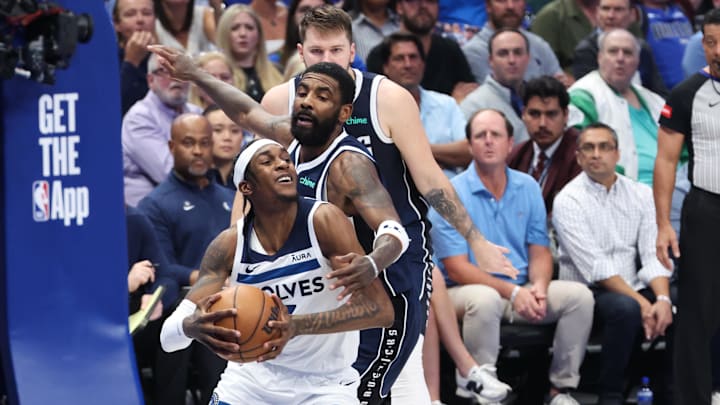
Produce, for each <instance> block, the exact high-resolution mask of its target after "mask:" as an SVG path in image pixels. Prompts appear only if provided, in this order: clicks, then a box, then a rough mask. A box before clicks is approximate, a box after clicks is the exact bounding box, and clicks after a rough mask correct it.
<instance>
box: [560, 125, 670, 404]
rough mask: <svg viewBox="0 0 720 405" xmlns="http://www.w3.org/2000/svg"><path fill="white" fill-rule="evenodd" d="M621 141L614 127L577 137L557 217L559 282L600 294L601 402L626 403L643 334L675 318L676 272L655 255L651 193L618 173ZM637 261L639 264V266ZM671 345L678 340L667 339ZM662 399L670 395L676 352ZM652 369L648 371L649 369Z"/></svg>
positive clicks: (593, 128)
mask: <svg viewBox="0 0 720 405" xmlns="http://www.w3.org/2000/svg"><path fill="white" fill-rule="evenodd" d="M619 159H620V151H618V138H617V134H616V133H615V131H614V130H613V129H612V128H610V127H609V126H608V125H605V124H602V123H596V124H592V125H589V126H588V127H586V128H585V129H584V130H583V132H582V133H581V134H580V136H579V137H578V150H577V160H578V164H579V165H580V167H581V168H582V170H583V171H582V173H580V174H579V175H578V176H577V177H576V178H575V179H574V180H572V181H571V182H570V183H568V184H567V185H566V186H565V187H564V188H563V189H562V190H561V191H560V193H558V195H557V197H556V198H555V202H554V206H553V207H554V208H553V217H552V222H553V225H554V226H555V230H556V232H557V238H558V242H559V247H560V258H559V262H560V279H563V280H573V281H579V282H584V283H586V284H588V285H589V286H590V287H591V290H592V291H593V294H594V296H595V320H596V323H599V324H600V326H601V328H602V335H601V336H602V361H601V369H600V377H599V390H600V392H599V394H600V402H599V404H603V405H605V404H623V403H624V398H623V392H624V391H625V390H624V385H625V372H626V368H627V365H628V363H629V360H630V355H631V354H632V351H633V349H634V348H635V347H636V345H637V344H639V343H640V342H641V336H640V332H641V329H642V330H644V338H645V339H648V340H651V339H654V338H656V337H657V336H659V335H665V334H666V331H668V329H667V328H668V326H670V324H671V323H672V320H673V314H672V301H671V299H670V283H669V278H670V275H671V272H670V271H668V270H667V269H665V267H663V266H662V264H661V263H660V261H659V260H658V259H657V257H656V255H655V238H656V236H657V226H656V225H655V209H654V204H653V197H652V190H651V189H650V187H648V186H647V185H645V184H642V183H638V182H636V181H634V180H631V179H629V178H627V177H625V176H623V175H621V174H618V173H616V172H615V166H616V164H617V163H618V160H619ZM638 258H639V261H640V265H639V266H638ZM668 344H671V342H668ZM666 353H667V354H668V355H667V356H665V357H666V359H664V360H665V361H664V363H663V364H664V365H665V366H666V369H665V370H663V372H662V374H663V375H662V377H663V378H665V379H666V380H665V381H662V379H663V378H661V379H660V380H661V381H657V380H658V379H654V381H656V382H658V383H660V384H657V387H658V388H656V390H655V392H656V395H657V396H658V398H656V401H658V402H656V403H664V402H662V399H663V398H667V399H668V400H669V399H670V398H671V395H670V393H669V392H668V391H669V387H670V385H671V384H669V382H670V381H668V380H667V378H668V376H670V375H671V369H670V366H671V364H672V363H671V355H670V354H671V353H672V351H671V350H667V351H666ZM648 371H649V370H648Z"/></svg>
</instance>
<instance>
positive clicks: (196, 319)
mask: <svg viewBox="0 0 720 405" xmlns="http://www.w3.org/2000/svg"><path fill="white" fill-rule="evenodd" d="M236 243H237V228H235V227H231V228H229V229H227V230H225V231H223V232H222V233H220V235H218V236H217V237H216V238H215V239H214V240H213V241H212V242H211V243H210V246H208V248H207V250H206V251H205V256H203V260H202V262H201V263H200V275H199V277H198V280H197V282H196V283H195V284H194V285H193V287H192V289H191V290H190V292H188V294H187V296H186V297H185V299H184V300H183V301H182V302H181V303H180V304H179V305H178V307H177V308H176V309H175V311H174V312H173V313H172V314H171V315H170V316H169V317H168V319H166V320H165V322H164V323H163V326H162V330H161V331H160V343H161V345H162V348H163V350H165V351H166V352H173V351H176V350H182V349H184V348H186V347H188V346H189V345H190V343H191V342H192V339H195V340H197V341H199V342H200V343H202V344H204V345H205V346H207V347H208V348H210V350H212V351H213V352H215V353H216V354H218V355H219V356H221V357H225V358H227V357H231V356H232V355H233V354H235V353H237V352H238V351H239V350H240V347H239V346H238V345H237V343H235V342H237V338H238V337H239V332H237V331H235V330H232V329H226V328H222V327H220V326H215V322H217V321H218V320H220V319H223V318H227V317H234V316H235V315H236V313H237V311H236V310H235V309H226V310H222V311H217V312H209V309H210V307H211V306H212V305H213V304H214V303H215V302H216V301H217V300H218V299H219V298H220V294H218V292H220V290H221V289H222V287H223V285H224V284H225V280H226V279H227V278H228V276H229V275H230V272H231V270H232V265H233V259H234V257H235V247H236V246H235V245H236Z"/></svg>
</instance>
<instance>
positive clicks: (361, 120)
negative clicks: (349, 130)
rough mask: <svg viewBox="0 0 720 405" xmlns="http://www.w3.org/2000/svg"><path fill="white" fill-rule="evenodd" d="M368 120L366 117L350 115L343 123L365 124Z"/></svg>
mask: <svg viewBox="0 0 720 405" xmlns="http://www.w3.org/2000/svg"><path fill="white" fill-rule="evenodd" d="M367 123H368V120H367V118H359V117H350V118H348V119H347V120H346V121H345V125H358V124H367Z"/></svg>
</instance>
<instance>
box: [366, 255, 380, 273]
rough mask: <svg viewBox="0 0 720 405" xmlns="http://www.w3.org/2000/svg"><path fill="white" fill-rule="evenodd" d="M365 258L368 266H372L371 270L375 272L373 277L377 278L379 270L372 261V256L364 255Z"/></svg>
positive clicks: (373, 260)
mask: <svg viewBox="0 0 720 405" xmlns="http://www.w3.org/2000/svg"><path fill="white" fill-rule="evenodd" d="M365 257H366V258H367V259H368V260H369V261H370V264H371V265H372V267H373V270H374V271H375V277H377V276H378V274H380V270H378V266H377V263H375V259H373V258H372V256H370V255H365Z"/></svg>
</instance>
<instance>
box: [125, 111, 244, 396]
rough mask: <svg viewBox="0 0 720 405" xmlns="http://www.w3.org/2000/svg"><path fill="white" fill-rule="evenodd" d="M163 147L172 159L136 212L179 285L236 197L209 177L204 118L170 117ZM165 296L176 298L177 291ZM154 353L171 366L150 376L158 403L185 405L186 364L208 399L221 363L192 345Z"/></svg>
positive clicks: (187, 280) (194, 273)
mask: <svg viewBox="0 0 720 405" xmlns="http://www.w3.org/2000/svg"><path fill="white" fill-rule="evenodd" d="M168 147H169V148H170V154H171V155H172V157H173V159H174V164H173V168H172V171H171V172H170V174H169V175H168V177H167V178H166V179H165V180H164V181H163V182H162V183H160V184H158V186H157V187H156V188H155V189H154V190H153V191H152V192H151V193H150V194H148V196H147V197H145V198H144V199H142V200H141V201H140V204H139V205H138V208H139V209H140V211H142V212H143V213H144V214H145V215H147V216H148V218H150V221H151V222H152V224H153V227H154V228H155V233H156V234H157V236H158V241H159V243H160V248H161V249H162V250H163V253H164V254H165V256H166V257H167V259H168V262H169V263H170V271H171V272H172V273H173V275H174V277H175V280H176V281H177V285H178V286H180V287H182V286H187V285H192V284H194V283H195V280H197V277H198V270H197V269H199V268H200V261H201V260H202V257H203V254H204V253H205V249H207V247H208V245H209V244H210V242H211V241H212V240H213V239H214V238H215V237H216V236H217V235H218V234H219V233H220V232H222V231H223V230H224V229H225V228H226V227H227V224H228V223H229V222H230V211H231V209H232V201H233V198H234V196H235V194H234V192H233V191H232V190H229V189H227V188H226V187H223V186H221V185H220V184H218V183H216V182H215V180H214V179H213V178H212V176H208V172H209V169H210V167H211V165H212V130H211V127H210V123H209V122H208V120H207V119H206V118H205V117H203V116H201V115H197V114H183V115H180V116H178V117H177V118H175V120H174V121H173V123H172V126H171V129H170V141H169V142H168ZM169 290H170V289H169ZM167 293H169V294H175V298H177V296H178V293H179V291H178V289H175V291H167ZM168 309H170V308H168ZM159 355H160V356H161V357H163V362H164V363H169V364H174V365H175V367H163V369H162V370H163V371H165V372H167V375H166V374H160V375H156V376H155V380H156V394H157V397H158V398H157V399H158V400H159V401H161V402H159V403H162V404H180V403H184V401H185V389H186V385H187V370H188V368H187V367H188V364H189V362H190V361H192V364H193V368H195V369H198V370H199V372H198V375H200V376H202V381H200V391H201V396H202V398H201V401H200V403H208V402H209V401H210V396H211V395H212V390H213V388H214V387H215V385H216V384H217V382H218V379H219V377H220V373H221V372H222V370H223V369H224V368H225V362H224V361H222V360H220V358H218V357H217V356H215V355H214V354H213V353H212V352H210V351H209V350H208V349H206V348H205V347H204V346H202V345H200V344H197V343H196V344H193V345H192V346H191V347H190V348H188V349H186V350H182V351H179V352H175V353H164V352H163V353H161V354H159Z"/></svg>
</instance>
